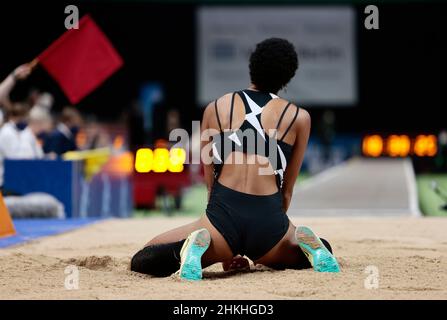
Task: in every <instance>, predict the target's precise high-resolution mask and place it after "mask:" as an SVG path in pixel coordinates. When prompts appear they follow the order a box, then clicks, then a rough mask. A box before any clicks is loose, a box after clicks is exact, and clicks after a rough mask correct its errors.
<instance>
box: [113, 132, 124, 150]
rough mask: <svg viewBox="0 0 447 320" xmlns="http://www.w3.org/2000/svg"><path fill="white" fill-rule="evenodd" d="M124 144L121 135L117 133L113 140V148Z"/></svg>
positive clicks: (116, 148) (119, 147) (117, 148)
mask: <svg viewBox="0 0 447 320" xmlns="http://www.w3.org/2000/svg"><path fill="white" fill-rule="evenodd" d="M123 146H124V138H123V136H122V135H118V136H116V137H115V139H114V140H113V148H114V149H115V150H119V149H121V148H122V147H123Z"/></svg>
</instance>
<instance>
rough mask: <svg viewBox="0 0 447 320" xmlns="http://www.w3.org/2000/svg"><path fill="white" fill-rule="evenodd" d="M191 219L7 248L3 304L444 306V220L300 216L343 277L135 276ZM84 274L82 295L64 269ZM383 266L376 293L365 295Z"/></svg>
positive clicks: (215, 270) (105, 228)
mask: <svg viewBox="0 0 447 320" xmlns="http://www.w3.org/2000/svg"><path fill="white" fill-rule="evenodd" d="M189 221H191V219H190V218H171V219H169V218H150V219H129V220H107V221H104V222H100V223H96V224H94V225H90V226H88V227H85V228H82V229H79V230H76V231H73V232H69V233H65V234H62V235H58V236H52V237H48V238H42V239H40V240H37V241H34V242H32V243H28V244H24V245H20V246H16V247H12V248H11V247H10V248H7V249H0V299H447V274H446V270H447V232H446V230H447V219H442V218H294V219H293V221H294V222H295V223H296V224H304V225H308V226H310V227H311V228H313V229H314V231H315V232H317V233H318V234H320V235H322V236H324V237H325V238H327V239H330V241H331V243H332V245H333V247H334V250H335V253H336V255H337V256H338V257H339V260H340V262H341V266H342V273H340V274H321V273H315V272H313V271H312V270H301V271H298V270H284V271H272V270H269V269H267V268H263V267H259V268H253V267H252V270H250V271H248V272H243V273H237V274H234V273H224V272H223V271H222V268H221V266H220V264H216V265H213V266H211V267H209V268H207V269H206V270H205V273H204V276H205V279H204V280H203V281H200V282H197V283H185V282H183V281H180V280H178V279H176V278H175V277H168V278H161V279H160V278H152V277H149V276H145V275H139V274H136V273H133V272H131V271H129V270H128V264H129V260H130V257H131V255H132V254H133V253H134V252H136V250H137V249H138V248H139V247H140V246H142V245H143V244H144V243H145V242H146V241H148V240H149V239H150V238H151V237H153V236H155V235H156V234H158V233H159V232H161V231H164V230H168V229H170V228H173V227H176V226H179V225H181V224H183V223H186V222H189ZM68 265H76V266H78V268H79V289H78V290H66V289H65V287H64V280H65V277H66V275H65V274H64V270H65V268H66V267H67V266H68ZM369 265H373V266H377V268H378V270H379V288H378V289H365V285H364V283H365V279H366V278H367V276H368V274H366V273H365V268H366V267H367V266H369Z"/></svg>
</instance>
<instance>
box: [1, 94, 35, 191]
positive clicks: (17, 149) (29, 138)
mask: <svg viewBox="0 0 447 320" xmlns="http://www.w3.org/2000/svg"><path fill="white" fill-rule="evenodd" d="M28 110H29V107H28V106H27V105H26V104H24V103H20V102H14V103H12V104H11V107H10V108H9V110H8V113H7V118H8V122H6V123H5V124H4V125H3V126H2V127H1V128H0V186H2V185H3V170H4V169H3V160H4V159H36V158H42V157H43V152H42V148H41V147H40V145H39V144H38V143H37V139H36V137H35V135H34V133H33V132H32V130H31V128H30V127H29V126H28Z"/></svg>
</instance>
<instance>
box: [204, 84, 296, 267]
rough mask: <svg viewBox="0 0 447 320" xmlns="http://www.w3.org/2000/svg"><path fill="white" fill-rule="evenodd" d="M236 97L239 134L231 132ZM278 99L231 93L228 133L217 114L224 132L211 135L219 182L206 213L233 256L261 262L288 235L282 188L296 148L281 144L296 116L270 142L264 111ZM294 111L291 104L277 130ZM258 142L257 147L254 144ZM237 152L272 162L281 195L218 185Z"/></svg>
mask: <svg viewBox="0 0 447 320" xmlns="http://www.w3.org/2000/svg"><path fill="white" fill-rule="evenodd" d="M236 94H238V95H239V96H240V97H241V99H242V101H243V103H244V106H245V120H244V122H243V123H242V125H241V126H240V128H239V129H237V130H233V129H232V128H231V125H232V118H233V107H234V97H235V95H236ZM275 98H278V97H277V96H276V95H274V94H271V93H266V92H260V91H254V90H243V91H238V92H235V93H233V96H232V99H231V110H230V128H229V130H223V129H222V126H221V122H220V118H219V113H218V112H217V100H216V101H215V104H214V106H215V112H216V117H217V122H218V125H219V129H220V133H219V134H217V135H215V136H213V142H212V143H213V145H212V150H213V161H214V175H215V180H214V181H215V182H214V185H213V187H212V190H211V195H210V200H209V202H208V206H207V209H206V214H207V217H208V219H209V220H210V222H211V223H212V224H213V226H214V227H215V228H216V229H217V230H218V231H219V232H220V233H221V234H222V236H223V237H224V238H225V240H226V241H227V243H228V245H229V246H230V248H231V250H232V252H233V254H234V255H236V254H240V255H246V256H247V257H249V258H250V259H252V260H257V259H259V258H261V257H262V256H263V255H265V254H266V253H267V252H268V251H270V249H272V248H273V247H274V246H275V245H276V244H277V243H278V242H279V241H280V240H281V239H282V238H283V237H284V235H285V234H286V232H287V230H288V227H289V219H288V217H287V215H286V214H285V212H284V211H283V208H282V195H281V187H282V181H283V175H284V171H285V169H286V166H287V162H288V161H289V159H290V157H291V155H292V145H290V144H287V143H285V142H284V141H283V139H284V137H285V136H286V135H287V133H288V131H289V130H290V128H291V127H292V125H293V123H294V122H295V119H296V117H297V116H298V111H299V109H298V108H296V107H294V106H293V108H295V109H296V110H295V115H294V117H293V120H292V121H291V122H290V124H289V125H288V127H287V129H286V131H285V132H284V133H283V135H282V136H281V137H280V138H279V139H276V138H273V137H270V136H269V135H268V134H267V133H266V132H265V131H264V128H263V127H262V123H261V113H262V110H263V107H264V106H265V105H266V104H267V103H268V102H269V101H270V100H272V99H275ZM289 107H291V104H290V103H288V104H287V105H286V106H285V108H284V110H283V112H282V114H281V116H280V118H279V120H278V124H277V126H276V130H278V128H279V126H280V124H281V122H282V120H283V117H284V115H285V113H286V111H287V110H288V108H289ZM253 142H254V143H253ZM234 151H239V152H243V153H246V154H256V155H261V156H264V157H266V158H268V160H269V162H270V164H271V166H272V168H273V170H274V174H275V175H276V181H277V184H278V189H279V191H278V192H277V193H275V194H272V195H266V196H265V195H253V194H248V193H243V192H239V191H236V190H233V189H231V188H228V187H226V186H224V185H222V184H220V183H219V182H218V179H219V175H220V172H221V170H222V167H223V166H224V163H225V160H226V159H227V157H228V156H229V155H230V154H231V153H232V152H234Z"/></svg>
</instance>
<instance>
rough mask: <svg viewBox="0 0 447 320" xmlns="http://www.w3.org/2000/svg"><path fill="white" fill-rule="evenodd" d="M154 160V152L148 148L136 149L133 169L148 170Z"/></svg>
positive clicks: (138, 170)
mask: <svg viewBox="0 0 447 320" xmlns="http://www.w3.org/2000/svg"><path fill="white" fill-rule="evenodd" d="M153 162H154V153H153V152H152V150H151V149H149V148H142V149H138V150H137V154H136V156H135V170H136V171H137V172H149V171H151V169H152V166H153Z"/></svg>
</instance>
